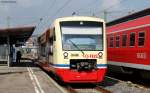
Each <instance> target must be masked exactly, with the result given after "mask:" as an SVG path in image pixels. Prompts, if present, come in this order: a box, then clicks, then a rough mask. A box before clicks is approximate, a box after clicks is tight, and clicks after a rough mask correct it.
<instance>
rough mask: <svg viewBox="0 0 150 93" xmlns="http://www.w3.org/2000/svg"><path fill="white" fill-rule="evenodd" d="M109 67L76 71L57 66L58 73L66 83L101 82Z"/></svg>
mask: <svg viewBox="0 0 150 93" xmlns="http://www.w3.org/2000/svg"><path fill="white" fill-rule="evenodd" d="M106 70H107V68H99V69H97V70H94V71H76V70H71V69H62V68H59V69H58V68H57V69H56V73H57V75H58V76H59V77H60V78H61V79H62V80H63V81H64V82H66V83H99V82H101V81H103V80H104V76H105V74H106Z"/></svg>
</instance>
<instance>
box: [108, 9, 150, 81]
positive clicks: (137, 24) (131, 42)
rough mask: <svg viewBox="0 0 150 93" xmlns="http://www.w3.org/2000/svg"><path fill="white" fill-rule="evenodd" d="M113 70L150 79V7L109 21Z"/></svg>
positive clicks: (110, 62) (110, 61)
mask: <svg viewBox="0 0 150 93" xmlns="http://www.w3.org/2000/svg"><path fill="white" fill-rule="evenodd" d="M107 43H108V60H109V61H108V64H109V68H110V70H111V71H115V72H122V73H128V74H132V73H134V72H136V73H137V72H139V74H140V75H141V76H142V77H144V78H149V79H150V8H148V9H145V10H142V11H140V12H137V13H134V14H131V15H128V16H125V17H123V18H120V19H117V20H114V21H112V22H109V23H107Z"/></svg>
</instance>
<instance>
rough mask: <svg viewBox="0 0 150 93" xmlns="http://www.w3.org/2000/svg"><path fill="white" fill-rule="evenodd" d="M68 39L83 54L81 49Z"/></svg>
mask: <svg viewBox="0 0 150 93" xmlns="http://www.w3.org/2000/svg"><path fill="white" fill-rule="evenodd" d="M69 41H70V42H71V43H72V45H73V46H75V47H76V48H77V49H78V50H79V51H81V52H82V54H83V55H84V52H83V50H81V49H80V48H79V47H78V46H77V45H76V44H75V43H74V42H73V41H71V40H69Z"/></svg>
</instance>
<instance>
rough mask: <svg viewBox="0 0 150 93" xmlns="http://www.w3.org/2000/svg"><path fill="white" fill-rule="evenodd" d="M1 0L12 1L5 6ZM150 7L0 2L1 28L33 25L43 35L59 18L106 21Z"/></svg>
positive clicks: (101, 1) (109, 0) (85, 0)
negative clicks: (82, 17)
mask: <svg viewBox="0 0 150 93" xmlns="http://www.w3.org/2000/svg"><path fill="white" fill-rule="evenodd" d="M3 1H15V3H14V2H13V3H11V2H10V3H9V2H8V3H6V2H3ZM146 8H150V1H149V0H0V28H7V27H23V26H31V25H33V26H36V29H35V31H34V35H36V34H42V33H43V32H45V30H46V29H47V28H48V27H50V25H51V24H52V22H53V21H54V20H55V19H56V18H59V17H64V16H72V14H73V13H75V15H78V16H95V17H99V18H104V11H106V12H107V16H106V19H107V22H109V21H112V20H115V19H117V18H120V17H123V16H126V15H128V14H131V13H134V12H137V11H140V10H143V9H146Z"/></svg>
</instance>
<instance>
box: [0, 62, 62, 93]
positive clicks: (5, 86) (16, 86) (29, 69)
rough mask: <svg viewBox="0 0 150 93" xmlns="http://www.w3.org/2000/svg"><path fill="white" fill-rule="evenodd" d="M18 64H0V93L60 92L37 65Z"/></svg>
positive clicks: (29, 63)
mask: <svg viewBox="0 0 150 93" xmlns="http://www.w3.org/2000/svg"><path fill="white" fill-rule="evenodd" d="M20 64H23V65H18V66H17V65H15V66H14V67H7V66H0V93H62V92H61V90H59V89H58V88H57V87H56V86H55V85H54V84H53V83H52V81H51V80H50V79H48V78H49V76H47V74H46V73H45V72H43V71H42V70H41V69H40V68H39V67H36V66H35V65H34V64H33V63H31V62H28V63H20Z"/></svg>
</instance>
